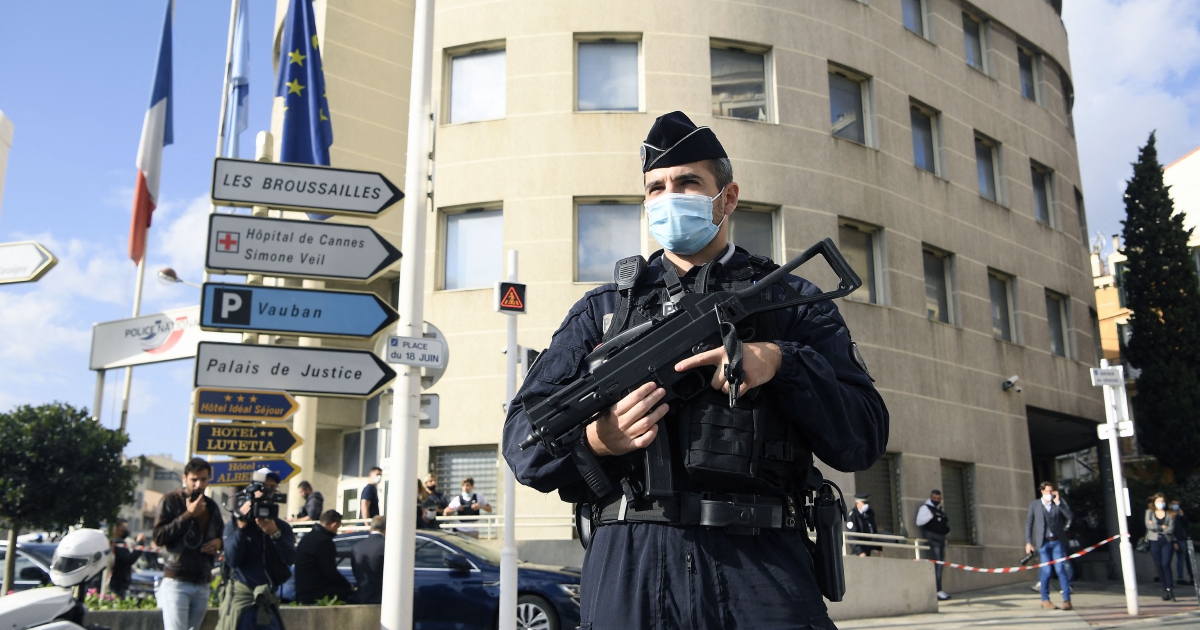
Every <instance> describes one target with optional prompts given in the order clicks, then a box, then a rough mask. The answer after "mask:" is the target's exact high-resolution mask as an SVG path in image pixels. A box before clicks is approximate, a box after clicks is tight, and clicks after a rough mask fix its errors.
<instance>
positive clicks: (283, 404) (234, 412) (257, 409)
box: [196, 387, 300, 420]
mask: <svg viewBox="0 0 1200 630" xmlns="http://www.w3.org/2000/svg"><path fill="white" fill-rule="evenodd" d="M299 408H300V406H299V405H297V404H296V399H295V398H292V396H291V395H290V394H288V393H287V392H280V391H273V390H269V389H229V388H223V387H221V388H218V387H201V388H200V389H197V390H196V416H197V417H200V418H211V419H220V420H286V419H288V418H290V417H292V414H294V413H296V410H297V409H299Z"/></svg>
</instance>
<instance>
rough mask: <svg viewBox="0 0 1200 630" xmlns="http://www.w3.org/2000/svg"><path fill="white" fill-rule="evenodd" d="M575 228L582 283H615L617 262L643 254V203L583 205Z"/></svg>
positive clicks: (577, 275) (578, 273) (577, 267)
mask: <svg viewBox="0 0 1200 630" xmlns="http://www.w3.org/2000/svg"><path fill="white" fill-rule="evenodd" d="M575 228H576V232H575V280H577V281H578V282H612V278H613V268H614V267H615V266H616V263H617V261H618V260H621V259H622V258H625V257H626V256H634V255H636V254H638V253H640V252H641V251H642V245H641V238H642V237H641V235H642V206H641V204H619V203H596V204H582V203H581V204H579V205H578V206H577V210H576V215H575Z"/></svg>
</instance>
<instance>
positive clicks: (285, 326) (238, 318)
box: [200, 282, 400, 339]
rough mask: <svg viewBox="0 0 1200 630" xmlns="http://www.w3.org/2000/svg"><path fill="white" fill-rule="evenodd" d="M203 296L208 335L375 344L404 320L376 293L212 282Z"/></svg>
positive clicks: (202, 324)
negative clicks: (261, 335) (357, 339)
mask: <svg viewBox="0 0 1200 630" xmlns="http://www.w3.org/2000/svg"><path fill="white" fill-rule="evenodd" d="M200 295H201V298H200V314H201V318H200V327H201V328H203V329H205V330H226V331H257V332H265V333H283V334H293V335H309V336H316V337H362V338H367V339H370V338H371V337H374V336H375V335H377V334H379V332H380V331H382V330H383V329H385V328H387V327H388V326H390V325H391V324H392V323H394V322H395V321H396V320H397V319H399V317H400V316H399V315H397V314H396V311H395V310H394V309H392V307H391V306H389V305H388V304H387V303H386V302H384V301H383V300H381V299H379V297H378V296H377V295H375V294H374V293H358V292H353V291H322V290H315V289H289V288H283V287H264V286H256V285H247V284H221V283H213V282H206V283H204V290H203V291H202V292H201V294H200Z"/></svg>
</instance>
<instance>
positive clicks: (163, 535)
mask: <svg viewBox="0 0 1200 630" xmlns="http://www.w3.org/2000/svg"><path fill="white" fill-rule="evenodd" d="M211 478H212V466H210V465H209V463H208V462H206V461H204V460H203V459H200V458H199V457H193V458H192V459H191V460H190V461H188V463H187V464H186V465H185V466H184V467H183V483H184V487H182V488H180V489H178V490H175V491H174V492H168V493H167V494H166V495H164V496H163V498H162V501H161V502H160V503H159V506H160V507H159V512H158V519H157V520H155V522H154V531H153V533H152V538H153V539H154V544H155V545H156V546H158V547H161V548H162V552H161V553H162V557H163V560H164V561H165V563H164V564H163V578H162V581H161V582H160V583H159V585H158V587H157V588H155V590H154V596H155V598H157V600H158V607H159V609H160V610H162V611H163V628H164V630H200V623H201V622H203V621H204V613H205V612H206V611H207V610H208V590H209V586H208V584H209V582H211V581H212V569H213V562H214V561H215V560H216V559H217V556H218V555H219V554H220V553H221V549H222V546H223V543H222V541H221V530H222V529H224V527H225V523H224V521H223V520H222V519H221V508H220V507H219V506H218V505H217V502H216V501H213V500H212V499H210V498H208V497H206V496H204V490H205V489H206V488H207V487H208V482H209V480H210V479H211Z"/></svg>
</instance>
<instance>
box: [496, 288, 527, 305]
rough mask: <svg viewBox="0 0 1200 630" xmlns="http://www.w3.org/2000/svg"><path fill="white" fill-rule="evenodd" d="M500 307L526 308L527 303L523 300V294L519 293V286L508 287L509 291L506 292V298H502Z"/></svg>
mask: <svg viewBox="0 0 1200 630" xmlns="http://www.w3.org/2000/svg"><path fill="white" fill-rule="evenodd" d="M500 308H514V309H521V310H525V304H523V303H522V302H521V296H519V295H517V287H508V293H505V294H504V299H502V300H500Z"/></svg>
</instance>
